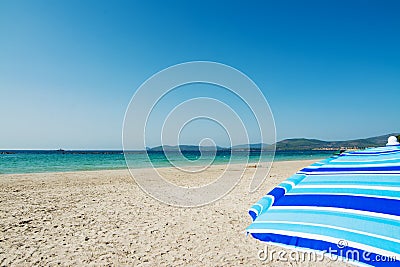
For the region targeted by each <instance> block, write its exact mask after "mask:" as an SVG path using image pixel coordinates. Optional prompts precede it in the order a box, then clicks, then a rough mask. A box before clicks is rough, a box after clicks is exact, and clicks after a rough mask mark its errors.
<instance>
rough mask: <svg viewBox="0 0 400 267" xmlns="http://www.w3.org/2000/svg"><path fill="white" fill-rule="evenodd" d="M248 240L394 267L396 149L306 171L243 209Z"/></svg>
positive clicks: (398, 190) (399, 205)
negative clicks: (248, 222)
mask: <svg viewBox="0 0 400 267" xmlns="http://www.w3.org/2000/svg"><path fill="white" fill-rule="evenodd" d="M249 213H250V216H251V217H252V219H253V223H252V224H251V225H250V226H249V227H248V228H247V229H246V230H247V232H248V233H250V234H251V235H252V236H253V237H254V238H256V239H259V240H261V241H264V242H268V243H272V244H275V245H282V246H285V247H291V248H294V249H297V250H304V249H305V250H310V251H313V252H316V253H318V254H326V255H328V256H335V257H340V258H342V259H344V260H348V261H351V262H352V263H354V264H356V265H367V266H400V261H399V260H400V147H399V146H397V145H394V146H386V147H380V148H370V149H366V150H362V151H352V152H347V153H343V154H341V155H337V156H334V157H331V158H329V159H326V160H322V161H320V162H317V163H315V164H312V165H311V166H309V167H306V168H304V169H302V170H300V171H299V172H297V173H296V174H295V175H293V176H291V177H290V178H288V179H287V180H286V181H284V182H282V183H281V184H279V185H278V186H277V187H275V188H274V189H273V190H272V191H271V192H269V193H268V194H267V195H265V196H264V197H263V198H262V199H261V200H259V201H258V202H257V203H256V204H255V205H253V206H252V207H251V208H250V210H249Z"/></svg>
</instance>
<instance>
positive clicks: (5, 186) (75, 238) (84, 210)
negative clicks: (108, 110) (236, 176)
mask: <svg viewBox="0 0 400 267" xmlns="http://www.w3.org/2000/svg"><path fill="white" fill-rule="evenodd" d="M311 163H312V161H290V162H276V163H274V165H273V167H272V170H271V172H270V175H269V177H268V178H267V179H266V181H265V182H264V184H263V185H262V187H261V189H259V190H258V191H257V192H256V193H253V194H249V193H248V187H249V183H250V178H249V177H250V175H249V174H250V173H251V172H252V171H254V168H248V169H247V171H246V175H245V176H244V178H243V179H242V181H241V182H240V184H239V185H238V186H237V187H236V188H235V189H234V190H233V191H232V192H231V193H230V194H228V195H227V196H225V197H224V198H222V199H221V200H219V201H217V202H215V203H213V204H211V205H207V206H204V207H201V208H176V207H171V206H167V205H165V204H162V203H160V202H158V201H156V200H154V199H153V198H151V197H149V196H147V195H146V194H145V193H144V192H143V191H141V190H140V188H139V187H138V186H137V185H136V184H135V182H134V180H133V179H132V178H131V177H130V175H129V173H128V171H127V170H118V171H93V172H68V173H40V174H18V175H1V176H0V228H1V229H0V230H1V231H0V265H1V266H9V265H13V266H30V265H40V266H43V265H51V266H53V265H58V264H61V265H62V266H75V265H93V266H99V265H101V266H103V265H116V266H133V265H134V266H157V265H161V266H166V265H168V266H171V265H174V266H175V265H190V266H233V265H245V266H253V265H269V266H343V265H344V263H342V262H334V261H331V260H329V259H325V260H324V261H323V262H317V263H314V262H307V261H306V262H295V261H290V262H283V261H278V260H273V261H272V262H271V261H269V260H268V261H266V262H262V261H260V260H259V259H258V257H257V254H258V251H259V250H260V249H263V248H264V247H265V246H264V244H263V243H261V242H259V241H258V240H255V239H254V238H252V237H251V236H248V237H246V235H245V228H246V227H247V226H248V225H249V224H250V223H251V219H250V216H249V215H248V213H247V211H248V208H249V207H250V206H251V205H252V204H254V203H255V202H256V201H257V200H258V199H260V198H261V197H262V196H263V195H264V194H265V193H267V192H268V191H269V190H271V189H272V188H273V187H275V186H276V185H277V184H278V183H279V182H280V181H282V180H284V179H286V178H287V177H289V176H290V175H292V174H293V173H295V172H296V171H297V170H299V169H300V168H302V167H305V166H307V165H309V164H311ZM221 168H222V167H221V166H213V167H212V168H211V171H208V172H207V174H206V175H208V176H212V174H213V172H214V173H216V172H219V171H220V170H221ZM238 168H240V165H238ZM162 171H163V173H164V174H166V175H168V177H169V179H171V181H174V182H176V183H184V184H186V182H182V181H185V179H190V182H189V184H192V182H193V181H194V183H195V184H198V183H201V182H200V181H203V179H204V178H207V177H200V178H199V177H194V176H196V175H194V176H193V175H192V176H185V175H182V174H179V173H178V172H177V171H176V170H174V169H170V168H167V169H163V170H162ZM203 176H204V174H203ZM196 179H197V180H196ZM186 181H187V180H186ZM268 248H269V249H275V250H277V251H279V250H282V249H280V248H278V247H275V246H272V245H269V246H268ZM287 251H288V250H287Z"/></svg>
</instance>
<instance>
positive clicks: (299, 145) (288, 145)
mask: <svg viewBox="0 0 400 267" xmlns="http://www.w3.org/2000/svg"><path fill="white" fill-rule="evenodd" d="M391 135H395V136H397V135H399V134H398V133H392V134H386V135H381V136H375V137H371V138H365V139H355V140H346V141H322V140H318V139H306V138H292V139H285V140H282V141H279V142H277V143H276V144H275V145H276V150H277V151H285V150H319V149H321V150H328V149H329V150H335V149H340V148H366V147H377V146H385V145H386V142H387V139H388V137H389V136H391ZM273 147H274V146H273V145H270V144H260V143H258V144H243V145H236V146H233V147H232V148H226V147H217V149H218V150H230V149H232V150H248V148H250V150H261V149H262V150H270V149H272V148H273ZM179 149H180V150H181V151H199V147H198V146H193V145H180V146H158V147H154V148H150V149H148V151H163V150H165V151H178V150H179ZM202 150H205V151H207V150H210V151H211V150H214V148H213V147H202Z"/></svg>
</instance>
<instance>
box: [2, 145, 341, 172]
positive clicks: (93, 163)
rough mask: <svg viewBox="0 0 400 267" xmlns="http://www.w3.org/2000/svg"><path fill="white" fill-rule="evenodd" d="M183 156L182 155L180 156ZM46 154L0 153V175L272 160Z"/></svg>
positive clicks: (221, 154) (298, 155)
mask: <svg viewBox="0 0 400 267" xmlns="http://www.w3.org/2000/svg"><path fill="white" fill-rule="evenodd" d="M333 153H334V151H317V150H298V151H297V150H294V151H276V152H275V156H274V158H273V160H274V161H289V160H315V161H317V160H319V159H324V158H328V157H330V156H333ZM182 154H183V155H182ZM182 154H181V153H179V152H168V153H167V155H165V153H163V152H162V151H158V152H157V151H130V152H127V153H125V154H124V153H123V152H122V151H93V150H91V151H49V150H7V151H5V150H0V174H15V173H41V172H68V171H94V170H118V169H126V168H127V163H126V162H127V161H126V159H125V156H126V158H127V160H128V162H129V167H130V168H149V167H155V168H160V167H170V166H185V165H186V166H189V165H199V166H201V165H208V164H213V165H217V164H227V163H229V162H230V163H246V162H248V163H257V162H258V161H259V160H260V161H261V163H262V162H267V161H271V159H272V154H268V153H266V154H265V153H264V154H262V153H260V152H257V151H256V152H248V151H247V152H246V151H243V152H234V153H232V152H231V151H217V152H214V153H205V152H203V153H201V152H199V151H186V152H185V151H184V152H183V153H182Z"/></svg>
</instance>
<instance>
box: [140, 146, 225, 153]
mask: <svg viewBox="0 0 400 267" xmlns="http://www.w3.org/2000/svg"><path fill="white" fill-rule="evenodd" d="M201 149H202V150H203V151H214V150H215V148H214V147H212V146H203V147H201ZM227 149H229V148H224V147H219V146H217V150H227ZM179 150H181V151H199V150H200V147H199V146H193V145H180V146H168V145H164V146H156V147H153V148H149V149H147V151H153V152H160V151H179Z"/></svg>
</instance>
